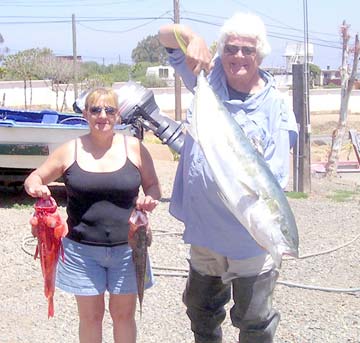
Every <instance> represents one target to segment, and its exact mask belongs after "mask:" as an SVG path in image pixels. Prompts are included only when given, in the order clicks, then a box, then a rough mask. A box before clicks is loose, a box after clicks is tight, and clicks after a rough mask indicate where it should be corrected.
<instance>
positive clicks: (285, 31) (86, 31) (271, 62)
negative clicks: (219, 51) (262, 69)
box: [0, 0, 360, 68]
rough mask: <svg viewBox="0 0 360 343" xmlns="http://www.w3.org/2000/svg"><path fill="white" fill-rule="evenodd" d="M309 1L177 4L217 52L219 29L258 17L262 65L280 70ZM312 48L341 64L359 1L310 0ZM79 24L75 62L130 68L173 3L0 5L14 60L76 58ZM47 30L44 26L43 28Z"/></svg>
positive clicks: (66, 0) (113, 0) (15, 0)
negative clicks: (266, 50) (21, 56)
mask: <svg viewBox="0 0 360 343" xmlns="http://www.w3.org/2000/svg"><path fill="white" fill-rule="evenodd" d="M304 1H305V0H252V1H251V2H250V1H235V0H219V1H217V0H211V1H209V0H179V4H180V21H181V23H183V24H187V25H190V26H191V27H192V28H193V30H195V31H196V32H198V33H200V34H201V35H203V37H204V38H205V39H206V41H207V42H208V43H209V44H211V42H212V41H214V40H216V38H217V32H218V28H219V26H220V25H221V24H222V23H223V21H224V19H225V18H227V17H229V16H231V15H232V14H233V13H234V12H236V11H250V12H253V13H255V14H258V15H259V16H260V17H261V18H262V19H263V20H264V22H265V24H266V26H267V29H268V35H269V40H270V43H271V46H272V53H271V54H270V56H268V57H267V58H266V59H265V60H264V63H263V65H264V66H269V67H281V66H284V65H285V58H284V57H283V54H284V51H285V48H286V45H287V44H291V43H295V42H296V41H300V42H301V41H303V40H304V38H303V36H304V34H303V31H304V11H303V8H304ZM307 12H308V31H309V41H310V42H313V43H314V63H315V64H317V65H319V66H320V67H322V68H325V67H326V66H327V65H329V66H330V67H331V68H338V67H339V65H340V64H341V48H340V47H341V45H340V35H339V27H340V25H341V23H342V21H343V20H346V22H347V23H348V24H350V25H351V27H350V34H351V36H352V38H351V39H350V43H353V41H354V35H355V33H358V32H360V20H359V13H360V1H359V0H341V1H338V0H313V1H311V0H308V1H307ZM72 14H74V15H75V18H76V40H77V54H78V55H81V56H82V57H83V59H84V60H92V61H96V62H98V63H105V64H109V63H118V62H122V63H132V61H131V51H132V50H133V49H134V48H135V47H136V45H137V43H138V42H139V41H141V40H142V39H143V38H145V37H146V36H148V35H150V34H151V35H153V34H156V33H157V31H158V28H159V27H160V26H161V25H163V24H166V23H170V22H171V18H172V17H173V0H100V1H99V0H1V1H0V33H1V34H2V36H3V38H4V40H5V42H4V44H2V46H0V47H8V48H9V49H10V53H16V52H18V51H21V50H24V49H30V48H37V47H38V48H43V47H47V48H50V49H52V51H53V52H54V53H55V54H57V55H72V24H71V16H72ZM39 22H42V23H39Z"/></svg>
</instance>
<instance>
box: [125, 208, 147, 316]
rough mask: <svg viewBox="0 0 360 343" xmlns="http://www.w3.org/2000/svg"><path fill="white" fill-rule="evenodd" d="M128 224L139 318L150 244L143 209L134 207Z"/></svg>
mask: <svg viewBox="0 0 360 343" xmlns="http://www.w3.org/2000/svg"><path fill="white" fill-rule="evenodd" d="M129 224H130V229H129V235H128V242H129V245H130V247H131V248H132V258H133V261H134V265H135V272H136V284H137V290H138V298H139V304H140V318H141V316H142V304H143V299H144V290H145V279H146V264H147V256H148V246H150V244H151V234H150V231H149V221H148V218H147V215H146V213H145V212H143V211H140V210H137V209H135V210H134V211H133V212H132V214H131V215H130V219H129Z"/></svg>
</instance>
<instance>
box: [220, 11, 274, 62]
mask: <svg viewBox="0 0 360 343" xmlns="http://www.w3.org/2000/svg"><path fill="white" fill-rule="evenodd" d="M229 36H239V37H249V38H253V39H256V52H257V54H258V56H259V57H260V58H261V60H263V59H264V57H266V56H267V55H269V54H270V51H271V48H270V44H269V42H268V40H267V35H266V28H265V25H264V23H263V21H262V20H261V19H260V17H258V16H256V15H254V14H251V13H242V12H239V13H235V14H234V15H233V16H232V17H231V18H229V19H228V20H226V21H225V22H224V24H223V26H222V27H221V29H220V36H219V39H218V44H217V50H218V53H219V55H220V56H222V54H223V52H224V45H225V41H226V40H227V38H228V37H229Z"/></svg>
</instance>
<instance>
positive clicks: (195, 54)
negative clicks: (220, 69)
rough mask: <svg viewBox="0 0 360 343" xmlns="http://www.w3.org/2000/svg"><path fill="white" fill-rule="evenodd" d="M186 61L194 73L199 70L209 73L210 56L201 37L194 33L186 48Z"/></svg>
mask: <svg viewBox="0 0 360 343" xmlns="http://www.w3.org/2000/svg"><path fill="white" fill-rule="evenodd" d="M186 63H187V65H188V67H189V68H190V69H191V70H192V72H193V73H194V74H195V75H199V73H200V71H201V70H204V71H205V72H206V73H209V72H210V70H211V69H212V67H213V63H212V56H211V53H210V51H209V49H208V47H207V44H206V42H205V40H204V39H203V38H201V37H200V36H197V35H194V36H193V37H192V38H191V40H190V42H189V44H188V46H187V49H186Z"/></svg>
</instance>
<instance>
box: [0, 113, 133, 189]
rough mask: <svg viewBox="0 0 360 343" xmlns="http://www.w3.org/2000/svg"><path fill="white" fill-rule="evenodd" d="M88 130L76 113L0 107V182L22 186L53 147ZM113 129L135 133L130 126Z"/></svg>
mask: <svg viewBox="0 0 360 343" xmlns="http://www.w3.org/2000/svg"><path fill="white" fill-rule="evenodd" d="M88 129H89V128H88V124H87V121H86V120H85V119H84V118H83V117H82V116H81V115H78V114H70V113H59V112H55V111H51V110H44V111H19V110H11V109H4V108H0V185H2V186H19V185H22V183H23V181H24V179H25V178H26V176H27V175H28V174H29V173H30V172H31V171H32V170H33V169H35V168H37V167H38V166H39V165H40V164H41V163H42V162H43V161H45V159H46V158H47V156H48V155H49V154H50V153H51V152H52V151H54V149H55V148H56V147H58V146H59V145H61V144H62V143H64V142H66V141H68V140H70V139H73V138H75V137H78V136H80V135H83V134H85V133H86V132H88ZM116 130H119V131H121V132H125V133H126V134H130V135H135V133H134V132H133V127H132V126H130V125H118V126H117V127H116Z"/></svg>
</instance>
